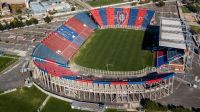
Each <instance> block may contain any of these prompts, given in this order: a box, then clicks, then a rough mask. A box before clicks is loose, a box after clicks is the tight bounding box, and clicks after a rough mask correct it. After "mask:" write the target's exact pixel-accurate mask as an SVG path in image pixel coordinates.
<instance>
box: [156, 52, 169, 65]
mask: <svg viewBox="0 0 200 112" xmlns="http://www.w3.org/2000/svg"><path fill="white" fill-rule="evenodd" d="M167 63H168V61H167V53H166V50H161V51H157V63H156V66H157V67H159V66H162V65H164V64H167Z"/></svg>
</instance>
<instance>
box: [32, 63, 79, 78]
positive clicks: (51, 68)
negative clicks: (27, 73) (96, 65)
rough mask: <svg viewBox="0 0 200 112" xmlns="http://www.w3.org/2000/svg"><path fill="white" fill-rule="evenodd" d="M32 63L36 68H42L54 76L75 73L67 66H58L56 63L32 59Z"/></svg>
mask: <svg viewBox="0 0 200 112" xmlns="http://www.w3.org/2000/svg"><path fill="white" fill-rule="evenodd" d="M34 63H35V65H36V66H37V67H38V68H40V69H42V70H43V71H46V72H47V73H49V74H51V75H52V76H55V77H61V76H72V75H76V73H75V72H73V71H71V70H69V69H67V68H64V67H61V66H58V65H56V64H52V63H48V62H41V61H34Z"/></svg>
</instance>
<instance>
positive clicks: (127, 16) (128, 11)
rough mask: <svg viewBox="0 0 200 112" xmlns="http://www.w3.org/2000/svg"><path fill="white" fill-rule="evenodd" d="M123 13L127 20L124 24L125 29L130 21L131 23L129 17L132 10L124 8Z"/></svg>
mask: <svg viewBox="0 0 200 112" xmlns="http://www.w3.org/2000/svg"><path fill="white" fill-rule="evenodd" d="M123 13H125V14H126V19H125V21H124V22H123V23H122V26H123V27H126V26H127V25H128V21H129V16H130V8H123Z"/></svg>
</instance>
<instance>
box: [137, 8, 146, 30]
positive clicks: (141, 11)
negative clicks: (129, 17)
mask: <svg viewBox="0 0 200 112" xmlns="http://www.w3.org/2000/svg"><path fill="white" fill-rule="evenodd" d="M146 11H147V10H146V9H139V11H138V15H137V19H136V21H135V27H136V28H141V26H142V23H143V21H144V18H145V15H146Z"/></svg>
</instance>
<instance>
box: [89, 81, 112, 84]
mask: <svg viewBox="0 0 200 112" xmlns="http://www.w3.org/2000/svg"><path fill="white" fill-rule="evenodd" d="M93 83H95V84H111V82H107V81H93Z"/></svg>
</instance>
